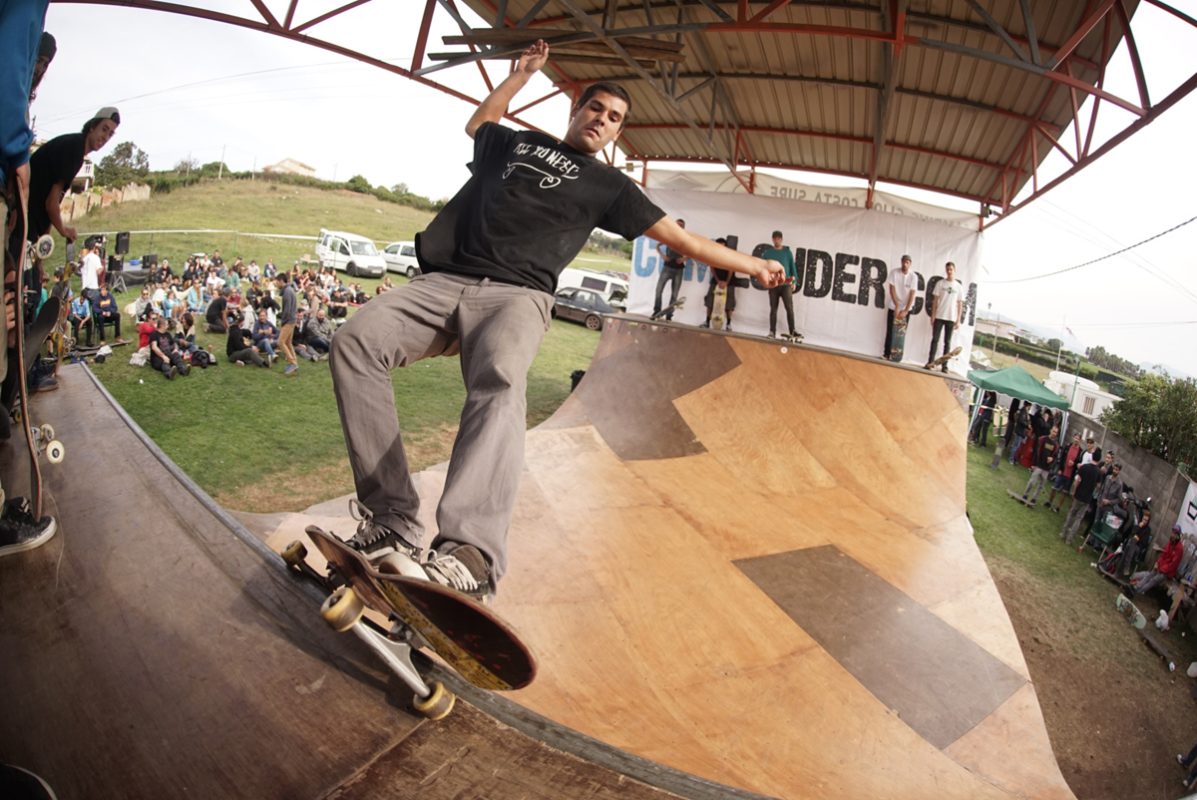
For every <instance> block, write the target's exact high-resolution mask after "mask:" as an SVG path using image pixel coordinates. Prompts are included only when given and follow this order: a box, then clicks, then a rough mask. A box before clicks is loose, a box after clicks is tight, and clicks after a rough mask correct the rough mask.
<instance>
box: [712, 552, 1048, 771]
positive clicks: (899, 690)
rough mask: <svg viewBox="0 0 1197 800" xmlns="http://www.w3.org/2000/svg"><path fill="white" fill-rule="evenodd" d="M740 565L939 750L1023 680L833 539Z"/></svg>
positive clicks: (981, 716) (970, 728) (793, 618)
mask: <svg viewBox="0 0 1197 800" xmlns="http://www.w3.org/2000/svg"><path fill="white" fill-rule="evenodd" d="M735 563H736V566H738V567H739V568H740V570H741V571H742V572H743V573H744V574H745V575H747V576H748V577H749V578H750V579H751V580H752V581H753V582H754V583H756V585H757V586H758V587H759V588H760V589H761V591H763V592H764V593H765V594H767V595H768V596H769V598H770V599H772V600H773V602H775V603H777V605H778V606H780V607H781V609H782V610H783V611H785V612H786V614H788V615H789V617H790V618H791V619H792V620H794V622H796V623H798V625H799V626H801V627H802V629H803V630H804V631H806V632H807V633H808V634H809V635H810V636H811V637H813V638H814V639H815V641H817V642H818V643H819V644H820V645H821V646H822V647H823V649H824V650H826V651H827V652H828V653H830V654H831V656H832V657H833V658H835V660H836V661H838V662H839V663H840V664H841V665H843V667H844V668H845V669H846V670H848V672H850V673H851V674H852V676H853V677H855V678H856V679H857V680H858V681H860V682H861V684H863V685H864V687H865V688H866V689H868V690H869V691H870V692H872V694H873V695H874V696H875V697H877V698H878V699H879V700H880V701H881V702H882V703H884V704H885V705H886V706H888V707H889V708H892V709H894V710H895V711H897V712H898V715H899V716H900V717H901V718H902V720H903V721H904V722H905V723H906V724H907V725H909V726H910V727H911V728H912V729H914V730H915V731H916V732H917V733H918V734H919V735H920V736H922V737H923V738H924V739H926V740H927V741H928V742H930V743H931V744H933V745H935V746H936V747H938V748H940V749H943V748H945V747H947V746H948V745H950V744H952V743H953V742H954V741H956V740H957V739H959V738H960V737H961V736H963V735H964V734H965V733H967V732H968V731H970V730H972V729H973V727H974V726H976V725H977V724H978V723H980V722H981V721H982V720H983V719H985V718H986V717H987V716H988V715H989V714H991V713H992V712H993V711H995V710H996V709H997V708H998V707H999V706H1000V705H1002V703H1004V702H1006V700H1007V699H1009V697H1010V696H1011V695H1012V694H1014V692H1016V691H1017V690H1018V689H1019V688H1020V687H1022V685H1023V684H1024V683H1025V682H1026V681H1025V680H1024V679H1023V677H1022V676H1021V675H1019V674H1018V673H1017V672H1015V671H1014V670H1012V669H1010V667H1008V666H1006V665H1005V664H1004V663H1002V662H1001V661H999V660H998V659H996V658H994V657H993V656H992V655H990V654H989V653H988V652H987V651H985V650H984V649H983V648H981V647H980V646H979V645H977V644H976V643H975V642H974V641H973V640H971V639H969V638H968V637H967V636H965V635H964V634H962V633H960V631H958V630H956V629H955V628H953V627H952V626H951V625H949V624H948V623H946V622H944V621H943V620H942V619H940V618H939V617H938V616H936V615H935V614H933V613H931V612H930V611H929V610H927V608H925V607H924V606H923V605H921V604H920V603H918V602H916V601H915V600H913V599H911V598H910V597H909V596H907V595H906V594H905V593H903V592H902V591H900V590H899V589H897V588H896V587H894V586H893V585H891V584H889V583H887V582H886V581H885V580H883V579H882V578H880V577H879V576H878V575H876V574H875V573H873V572H872V571H871V570H869V569H868V568H867V567H865V566H864V565H863V564H861V563H859V562H858V561H856V560H854V559H853V558H851V557H849V556H848V555H845V554H844V553H843V552H842V551H840V550H839V548H837V547H835V546H833V545H825V546H822V547H812V548H809V549H806V550H793V551H790V552H788V553H779V554H777V555H770V556H761V557H759V558H751V559H745V560H742V561H737V562H735Z"/></svg>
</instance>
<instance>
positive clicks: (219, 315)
mask: <svg viewBox="0 0 1197 800" xmlns="http://www.w3.org/2000/svg"><path fill="white" fill-rule="evenodd" d="M228 309H229V298H228V293H227V291H226V290H221V291H220V292H219V293H218V294H217V295H216V297H214V298H212V302H211V303H208V308H207V310H206V311H204V320H205V321H206V322H207V327H208V332H209V333H228V332H229V322H228Z"/></svg>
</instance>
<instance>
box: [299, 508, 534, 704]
mask: <svg viewBox="0 0 1197 800" xmlns="http://www.w3.org/2000/svg"><path fill="white" fill-rule="evenodd" d="M306 532H307V535H308V538H309V539H311V541H312V543H313V544H314V545H315V546H316V549H317V550H318V551H319V552H320V554H321V555H322V556H323V557H324V558H325V559H326V560H327V563H328V575H327V576H321V575H320V574H319V573H318V572H317V571H316V570H315V569H314V568H312V567H311V566H310V565H309V564H308V563H307V562H306V560H305V559H306V556H307V553H306V548H305V547H303V545H302V544H301V543H299V542H294V543H292V544H291V546H290V547H288V548H287V550H286V551H284V554H283V557H284V559H285V560H286V562H287V564H288V567H289V568H290V569H291V570H292V571H293V572H296V573H298V574H301V575H303V576H305V577H307V578H309V579H311V580H313V581H315V582H317V583H318V584H319V585H320V586H321V587H322V588H324V589H325V590H328V591H331V592H333V595H332V596H331V597H330V598H329V601H326V603H325V607H326V608H333V609H336V608H337V607H338V606H342V605H343V604H344V603H345V602H346V601H345V595H346V594H348V595H350V600H349V601H348V607H349V608H350V609H353V608H354V607H356V609H357V611H356V617H354V615H353V613H352V610H351V612H350V614H349V617H350V618H352V619H350V618H347V617H345V616H344V615H343V614H341V616H339V624H336V625H334V627H337V628H338V630H348V629H350V628H354V627H356V626H357V625H360V624H361V623H360V622H358V619H360V617H361V613H362V611H364V610H365V609H371V610H373V611H375V612H378V613H379V614H381V615H383V616H384V617H386V618H388V619H390V620H391V621H393V622H395V626H394V627H393V628H392V630H391V631H390V633H388V635H387V639H388V640H391V641H395V642H400V643H404V642H406V643H408V644H409V645H411V646H414V647H422V648H425V649H427V650H430V651H431V652H433V653H435V654H436V655H437V656H439V657H440V658H441V659H443V660H444V661H445V662H446V663H447V664H448V665H449V666H450V667H452V668H453V669H454V670H455V671H456V672H457V673H458V674H459V675H461V677H463V678H465V679H466V680H467V681H469V682H470V683H472V684H474V685H475V686H477V687H479V688H482V689H488V690H491V691H507V690H511V689H520V688H522V687H524V686H527V685H528V684H529V683H531V682H532V680H533V679H534V678H535V677H536V669H537V666H536V659H535V656H533V654H532V652H531V650H529V649H528V647H527V645H525V644H524V643H523V641H522V640H521V639H520V638H519V636H518V634H516V632H515V631H514V630H513V629H512V628H511V627H510V626H509V625H508V624H507V623H506V622H504V621H503V620H502V619H501V618H500V617H499V616H498V615H497V614H495V613H494V612H493V611H491V610H490V609H488V608H487V607H486V606H484V605H482V604H481V603H479V602H476V601H475V600H473V599H471V598H469V597H467V596H466V595H464V594H461V593H460V592H457V591H455V590H453V589H450V588H448V587H445V586H441V585H440V584H437V583H434V582H431V581H428V580H422V579H418V578H410V577H407V576H403V575H396V574H390V573H387V572H384V571H380V570H379V569H377V568H375V566H374V565H372V564H371V563H370V562H369V561H367V560H366V558H365V557H363V556H362V555H361V554H360V553H358V552H357V551H356V550H354V549H353V548H352V547H350V546H349V545H348V544H346V543H345V542H343V541H341V540H340V539H338V538H337V537H336V536H333V535H332V534H330V533H328V532H326V531H324V530H322V529H321V528H318V527H316V526H315V525H310V526H308V527H307V528H306ZM339 583H343V585H341V586H338V584H339ZM355 599H356V603H355V602H354V600H355ZM337 613H338V614H340V613H341V612H337ZM325 619H326V620H328V621H329V623H330V624H333V620H332V619H330V616H329V613H325ZM358 635H359V636H362V635H363V634H362V633H361V632H359V633H358ZM374 636H376V637H377V636H380V634H377V633H375V634H374ZM384 660H388V659H386V657H384ZM388 665H390V662H389V660H388ZM391 666H392V668H393V669H394V666H393V665H391ZM408 666H409V668H410V662H408ZM395 671H396V673H397V674H398V675H399V677H400V678H401V679H403V680H404V681H405V682H407V683H408V685H409V686H411V687H412V688H413V689H414V690H415V691H416V693H417V696H418V699H417V705H416V707H417V710H419V711H421V712H422V713H427V712H426V711H425V709H424V708H422V707H421V702H420V697H421V696H422V695H423V694H424V692H421V687H424V688H425V689H426V690H427V691H428V692H431V693H432V694H434V695H435V694H438V693H444V691H445V690H444V689H443V687H440V686H439V685H438V686H437V687H436V689H435V690H433V689H430V688H428V687H426V686H425V684H423V682H422V679H421V678H420V677H419V675H418V674H416V675H414V676H413V675H411V674H405V673H404V671H403V670H400V669H395ZM412 672H413V673H414V672H415V670H414V668H412ZM413 677H414V680H413ZM424 701H425V702H430V701H428V698H426V697H425V698H424ZM449 704H450V706H451V705H452V701H451V700H450V703H449ZM444 713H448V712H447V710H445V712H444ZM429 716H433V715H432V714H429ZM442 716H443V714H442Z"/></svg>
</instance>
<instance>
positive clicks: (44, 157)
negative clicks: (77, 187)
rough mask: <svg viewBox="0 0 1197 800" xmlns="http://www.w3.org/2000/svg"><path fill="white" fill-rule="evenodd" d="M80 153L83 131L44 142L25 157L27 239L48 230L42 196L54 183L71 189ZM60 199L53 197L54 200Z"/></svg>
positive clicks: (34, 238)
mask: <svg viewBox="0 0 1197 800" xmlns="http://www.w3.org/2000/svg"><path fill="white" fill-rule="evenodd" d="M83 156H84V152H83V134H82V133H67V134H63V135H62V136H56V137H54V138H53V139H51V140H50V141H48V142H46V143H45V144H43V145H42V146H41V147H39V148H38V149H37V150H36V151H35V152H34V154H33V155H32V156H30V157H29V241H31V242H33V241H36V240H37V237H39V236H41V235H42V234H43V233H48V232H49V231H50V225H51V224H52V223H51V222H50V215H49V213H47V212H46V199H47V198H48V197H49V196H50V191H51V190H52V189H53V188H54V185H55V184H57V183H61V184H62V188H63V190H64V191H65V190H67V189H70V188H71V182H72V181H74V180H75V176H76V175H78V174H79V168H80V167H82V166H83ZM61 199H62V198H61V197H56V198H54V202H56V203H57V202H59V201H60V200H61Z"/></svg>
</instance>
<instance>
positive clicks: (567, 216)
mask: <svg viewBox="0 0 1197 800" xmlns="http://www.w3.org/2000/svg"><path fill="white" fill-rule="evenodd" d="M471 170H472V172H473V175H472V176H471V177H470V179H469V180H468V181H467V182H466V184H465V186H463V187H462V188H461V189H460V190H459V191H458V192H457V194H456V195H455V196H454V197H453V199H452V200H450V201H449V203H448V204H447V205H446V206H445V207H444V208H443V209H441V211H440V213H439V214H437V215H436V218H435V219H433V220H432V222H431V224H429V226H428V229H427V230H425V231H424V232H423V233H419V234H416V255H417V257H418V258H419V261H420V269H422V270H423V271H424V272H438V271H440V272H452V273H457V274H461V275H473V276H478V277H484V278H491V279H493V280H496V281H501V282H503V283H513V284H516V285H519V286H527V287H530V288H533V289H539V290H541V291H544V292H549V293H552V292H553V290H554V289H555V288H556V286H557V275H558V274H559V273H560V272H561V270H562V269H563V268H565V267H566V266H567V265H568V264H569V262H570V261H572V260H573V258H574V256H576V255H577V254H578V252H579V251H580V250H581V249H582V248H583V247H584V246H585V245H586V240H587V239H588V238H589V236H590V234H591V232H592V231H593V230H594V229H595V228H602V229H603V230H605V231H610V232H611V233H617V234H619V235H620V236H623V237H624V238H625V239H634V238H636V237H637V236H639V235H640V234H642V233H644V231H646V230H647V229H648V228H650V227H652V226H653V225H654V224H656V223H657V222H658V221H659V220H661V218H663V217H664V216H665V212H664V211H662V210H661V209H659V208H657V206H655V205H654V204H653V203H652V201H651V200H649V199H648V198H647V197H645V195H644V193H643V192H641V191H640V189H639V188H638V187H637V186H636V184H634V183H632V181H631V180H630V179H629V178H628V177H627V176H626V175H625V174H624V173H622V172H620V171H619V170H617V169H614V168H613V167H609V166H607V165H606V164H603V163H601V162H599V161H598V160H596V159H595V158H594V157H593V156H589V155H586V154H585V153H581V152H579V151H577V150H574V149H573V148H572V147H570V146H569V145H567V144H565V143H563V142H559V141H557V140H556V139H553V138H552V137H550V136H546V135H544V134H543V133H537V132H535V131H520V132H517V131H514V130H511V129H510V128H505V127H503V126H502V125H498V124H495V123H493V122H488V123H485V124H484V125H482V126H481V127H480V128H478V130H477V131H475V132H474V162H473V164H472V165H471Z"/></svg>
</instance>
